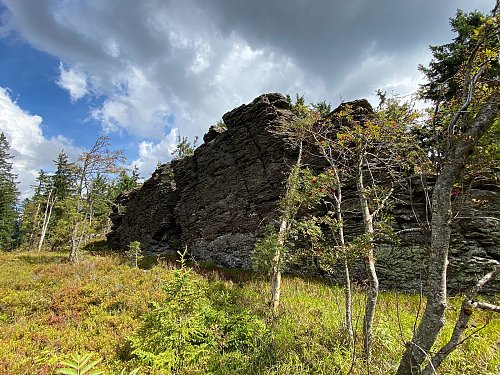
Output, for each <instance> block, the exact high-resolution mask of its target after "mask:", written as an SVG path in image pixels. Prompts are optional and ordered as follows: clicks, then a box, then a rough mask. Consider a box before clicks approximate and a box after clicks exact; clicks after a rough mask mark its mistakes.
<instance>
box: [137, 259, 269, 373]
mask: <svg viewBox="0 0 500 375" xmlns="http://www.w3.org/2000/svg"><path fill="white" fill-rule="evenodd" d="M186 253H187V250H184V252H183V253H179V254H180V255H181V258H180V260H179V263H180V268H178V269H176V270H174V271H173V278H172V279H171V280H169V281H168V282H166V283H165V285H164V291H165V294H166V298H165V300H164V301H163V302H162V303H153V304H152V305H153V308H152V310H151V311H150V312H149V313H148V314H147V315H146V316H145V318H144V320H143V323H142V326H141V327H140V328H139V329H138V331H137V332H136V333H135V335H134V336H133V337H132V338H131V344H132V348H133V351H132V354H133V355H135V356H136V357H137V358H138V359H139V360H140V361H141V362H142V363H143V364H145V365H148V366H151V367H153V368H159V369H164V370H167V371H170V373H172V374H177V373H179V372H181V371H189V370H196V369H198V370H199V369H210V368H219V367H220V365H221V363H220V362H224V363H225V364H226V365H228V364H229V363H231V362H234V361H238V359H239V358H240V359H241V358H243V357H245V355H246V353H247V352H248V353H250V352H251V350H250V349H251V348H253V347H254V346H255V345H256V344H257V343H258V342H259V339H260V338H261V337H263V335H264V334H265V333H266V328H265V323H264V321H262V320H261V319H260V318H258V317H256V316H254V315H252V314H250V313H249V312H248V311H246V310H242V309H241V308H238V307H237V306H235V304H234V301H232V299H231V296H229V295H228V296H227V298H224V299H223V300H221V301H213V300H212V299H211V298H210V290H209V288H208V284H207V281H206V280H205V279H204V278H202V277H200V276H198V275H196V274H195V273H193V271H192V270H191V269H190V268H189V267H187V265H186ZM233 364H234V363H233Z"/></svg>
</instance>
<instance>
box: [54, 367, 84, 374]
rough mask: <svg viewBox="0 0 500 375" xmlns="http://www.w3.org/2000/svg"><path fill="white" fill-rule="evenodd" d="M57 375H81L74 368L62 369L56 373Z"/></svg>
mask: <svg viewBox="0 0 500 375" xmlns="http://www.w3.org/2000/svg"><path fill="white" fill-rule="evenodd" d="M56 373H57V374H64V375H79V372H78V370H75V369H74V368H68V367H64V368H60V369H58V370H57V371H56Z"/></svg>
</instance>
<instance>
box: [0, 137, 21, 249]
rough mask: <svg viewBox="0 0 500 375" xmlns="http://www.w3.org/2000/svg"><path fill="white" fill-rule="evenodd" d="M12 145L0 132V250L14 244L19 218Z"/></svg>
mask: <svg viewBox="0 0 500 375" xmlns="http://www.w3.org/2000/svg"><path fill="white" fill-rule="evenodd" d="M12 158H13V156H11V155H10V145H9V142H8V141H7V138H6V137H5V134H4V133H0V250H8V249H10V248H11V247H12V245H13V242H14V241H13V235H14V229H15V224H16V218H17V211H16V203H17V197H18V194H19V193H18V191H17V187H16V175H15V174H13V173H12V162H11V160H12Z"/></svg>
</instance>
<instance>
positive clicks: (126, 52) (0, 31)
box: [0, 0, 494, 168]
mask: <svg viewBox="0 0 500 375" xmlns="http://www.w3.org/2000/svg"><path fill="white" fill-rule="evenodd" d="M0 3H3V4H4V5H5V8H4V9H2V8H1V7H0V12H2V14H1V15H0V22H2V24H1V25H0V37H2V36H3V37H5V36H8V35H9V34H10V35H13V36H15V37H17V36H20V37H21V38H22V39H24V40H25V41H26V42H27V43H29V44H31V45H32V46H34V47H35V48H37V49H40V50H42V51H45V52H47V53H49V54H52V55H54V56H56V57H57V58H59V59H60V60H61V61H62V65H61V68H60V73H61V77H60V78H59V79H58V81H57V82H58V84H59V86H61V87H63V88H64V89H66V90H68V92H69V93H70V95H72V98H74V99H75V100H79V99H80V98H82V97H83V96H84V95H91V96H92V95H94V96H99V97H100V98H103V100H104V103H102V100H101V101H100V102H99V103H98V104H95V102H94V103H93V101H92V100H89V103H91V104H92V103H93V104H94V107H93V108H90V109H89V110H90V111H91V114H92V116H94V118H95V119H97V120H98V121H100V122H101V123H102V126H103V128H104V129H105V130H107V131H120V132H123V133H125V134H132V135H135V136H138V137H148V139H156V142H154V143H153V142H142V143H141V144H140V147H138V150H139V155H140V158H141V162H142V163H143V164H144V165H146V164H148V166H149V167H150V168H153V166H154V165H155V164H156V161H157V160H158V158H160V156H157V154H160V153H163V154H168V149H169V147H170V146H171V144H172V142H174V141H175V134H176V133H175V128H179V129H180V132H181V133H182V134H183V135H186V136H188V137H193V136H194V135H202V134H203V132H204V131H205V130H206V129H207V128H208V126H210V125H212V124H213V123H214V122H215V121H216V120H217V119H218V118H220V117H221V116H222V114H223V113H224V112H226V111H228V110H230V109H231V108H234V107H236V106H237V105H239V104H241V103H244V102H248V101H250V100H252V99H253V98H254V97H255V96H257V95H259V94H261V93H263V92H270V91H272V92H276V91H278V92H283V93H290V94H292V95H293V94H295V93H299V94H306V99H307V100H308V101H319V100H324V99H326V100H327V101H330V102H331V103H332V104H333V105H336V104H338V102H339V100H340V99H341V98H342V99H345V100H350V99H355V98H359V97H370V96H371V98H373V93H374V91H375V90H376V89H379V88H380V89H385V90H388V91H392V90H394V91H398V92H399V93H401V94H407V93H409V92H411V91H414V90H415V89H416V86H417V84H418V81H419V79H420V78H419V77H420V76H419V73H418V71H417V65H418V64H419V63H424V64H425V63H426V62H427V61H426V60H427V59H428V57H429V54H428V49H427V46H428V45H429V44H441V43H445V42H447V41H449V40H450V38H451V37H452V34H451V32H450V30H449V25H448V19H449V17H452V16H453V15H454V13H455V11H456V8H463V9H464V10H472V9H474V8H476V7H477V8H479V9H480V10H482V11H488V10H489V9H490V8H491V7H492V6H493V3H494V1H493V0H477V1H467V0H459V1H452V0H448V1H447V0H407V1H404V0H377V1H375V0H345V1H340V0H330V1H327V0H309V1H306V0H303V1H299V0H182V1H173V0H172V1H164V0H85V1H75V0H23V1H18V0H0ZM169 119H170V120H169ZM171 119H174V122H173V123H171ZM161 159H162V160H164V157H163V156H162V157H161Z"/></svg>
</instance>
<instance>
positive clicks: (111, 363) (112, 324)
mask: <svg viewBox="0 0 500 375" xmlns="http://www.w3.org/2000/svg"><path fill="white" fill-rule="evenodd" d="M0 264H1V265H2V267H0V374H6V375H7V374H8V375H16V374H52V373H54V371H55V369H56V368H57V367H58V363H59V362H60V361H61V360H62V359H63V358H66V357H67V356H68V355H69V354H71V353H88V352H95V353H97V354H98V356H100V357H101V358H103V362H102V363H101V364H100V365H99V368H100V369H102V370H103V371H105V372H106V373H109V374H116V373H120V371H121V370H122V369H123V368H128V369H132V368H136V367H138V366H139V364H138V363H137V361H136V360H135V359H134V358H133V357H132V356H131V355H130V347H129V342H128V338H129V337H130V336H131V335H132V333H133V332H134V331H135V330H136V329H137V327H138V326H139V325H140V324H141V321H142V318H143V317H144V315H145V313H146V312H147V311H148V310H149V308H150V302H152V301H158V302H159V301H161V300H162V299H163V297H164V292H163V289H162V285H163V283H164V282H165V281H166V280H169V279H170V278H171V277H172V271H171V270H172V267H173V266H174V265H175V263H174V262H173V261H169V262H164V263H161V264H158V265H156V266H153V267H151V268H149V269H147V270H143V269H137V268H133V267H131V266H130V265H129V264H128V263H127V262H126V261H125V260H124V259H122V258H120V257H118V256H113V255H109V254H108V255H106V256H95V255H94V256H91V255H88V254H87V255H85V256H84V257H83V259H82V261H81V262H80V264H78V265H70V264H68V263H67V262H66V257H65V255H64V254H63V255H61V254H59V253H27V252H22V253H21V252H14V253H0ZM195 270H196V271H197V272H198V273H199V274H200V275H201V276H197V277H203V278H204V279H206V281H207V283H208V288H209V289H208V295H209V297H210V298H211V299H212V300H213V301H214V303H215V304H222V303H226V302H224V301H226V300H230V301H231V303H234V304H235V305H237V306H245V307H247V308H250V309H251V310H252V311H253V312H254V313H255V314H257V315H260V316H261V317H262V318H263V319H265V321H266V322H267V324H268V327H269V333H268V335H267V336H265V337H262V339H261V346H260V347H259V348H256V351H255V353H254V354H253V355H251V356H248V358H247V357H242V358H239V359H238V361H236V362H235V361H233V360H232V359H231V358H223V359H221V363H222V365H221V367H220V369H219V370H213V373H234V374H244V373H248V374H259V373H260V374H313V373H314V374H336V373H339V374H342V373H347V372H348V371H349V370H350V369H351V368H352V373H354V374H365V373H367V369H366V365H365V364H364V363H363V361H362V359H361V355H360V353H361V327H362V308H363V304H364V296H363V294H362V293H361V291H359V290H358V291H356V292H355V294H354V323H355V325H356V345H355V347H356V350H355V351H354V352H353V351H352V350H350V349H349V348H348V346H347V343H348V340H347V337H346V335H345V334H344V330H343V321H344V317H343V310H344V309H343V306H344V305H343V304H344V300H343V298H344V296H343V290H342V288H341V287H338V286H334V285H329V284H328V283H326V282H323V281H319V280H311V279H304V278H299V277H285V278H284V282H283V291H282V305H281V308H280V312H279V314H278V316H277V317H272V316H271V315H270V314H269V311H268V308H267V300H268V297H269V293H270V292H269V287H268V285H267V282H266V281H265V280H264V279H262V278H261V277H256V276H255V275H252V274H251V273H249V272H245V271H235V270H231V271H228V272H226V271H224V270H221V269H218V268H214V267H212V268H202V267H200V266H196V267H195ZM420 302H421V301H420V298H419V296H414V295H404V294H396V293H394V292H384V293H382V294H381V296H380V299H379V304H378V310H377V317H376V321H375V326H374V329H375V341H374V359H373V363H372V364H371V372H372V373H374V374H388V373H393V372H394V371H395V369H396V367H397V364H398V361H399V358H400V356H401V354H402V352H403V350H404V345H403V341H404V340H409V339H410V337H411V334H412V331H413V327H414V326H415V319H416V313H417V311H419V305H420ZM460 303H461V301H460V298H452V299H450V308H449V309H448V311H447V317H448V321H452V320H453V318H454V317H455V316H456V314H457V313H458V310H459V306H460ZM420 311H421V312H420V314H421V313H422V311H423V305H421V306H420ZM486 322H489V323H488V324H487V325H486V327H485V328H483V329H480V330H479V331H478V332H476V333H474V334H473V336H472V337H471V338H470V339H469V340H467V341H465V343H464V344H463V345H462V346H461V347H460V348H458V349H457V350H456V351H455V352H454V353H453V354H452V355H451V356H450V357H449V358H448V359H447V360H446V361H445V363H444V364H443V365H442V368H441V370H440V373H443V374H495V373H498V371H499V369H500V360H499V358H500V355H499V345H500V335H499V334H498V332H500V319H499V318H498V317H494V316H493V315H491V314H487V313H475V314H474V316H473V319H472V321H471V327H472V329H471V330H469V334H470V333H471V332H472V331H473V330H474V329H476V330H477V329H479V328H481V327H482V326H483V325H484V324H485V323H486ZM474 327H475V328H474ZM452 328H453V327H452V325H451V324H448V325H447V326H446V327H445V329H444V330H443V333H442V335H441V337H440V340H441V342H443V341H444V340H445V339H446V337H447V336H449V334H450V333H451V330H452ZM226 359H227V361H228V363H240V364H241V367H240V368H231V367H230V366H229V365H228V366H227V367H224V363H225V361H226ZM141 371H143V372H141V373H158V374H159V373H161V372H159V371H156V372H155V371H153V370H151V369H146V368H143V370H141ZM197 371H198V372H197ZM197 371H196V370H191V371H190V373H200V374H203V373H206V371H203V369H198V370H197ZM217 371H220V372H217Z"/></svg>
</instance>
